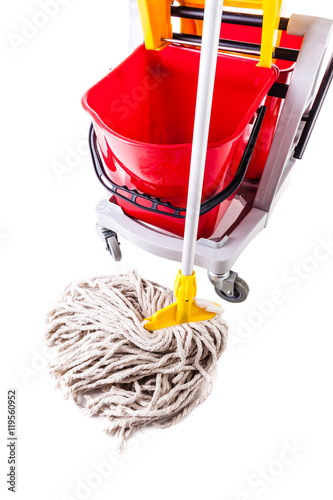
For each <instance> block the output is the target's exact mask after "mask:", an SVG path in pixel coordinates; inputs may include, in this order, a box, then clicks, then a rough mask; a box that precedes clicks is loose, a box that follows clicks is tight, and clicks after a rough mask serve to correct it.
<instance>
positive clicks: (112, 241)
mask: <svg viewBox="0 0 333 500" xmlns="http://www.w3.org/2000/svg"><path fill="white" fill-rule="evenodd" d="M105 243H106V249H107V251H108V252H109V254H110V255H111V257H112V258H113V260H115V261H116V262H119V261H121V258H122V255H121V250H120V246H119V242H118V239H117V236H109V237H108V238H106V239H105Z"/></svg>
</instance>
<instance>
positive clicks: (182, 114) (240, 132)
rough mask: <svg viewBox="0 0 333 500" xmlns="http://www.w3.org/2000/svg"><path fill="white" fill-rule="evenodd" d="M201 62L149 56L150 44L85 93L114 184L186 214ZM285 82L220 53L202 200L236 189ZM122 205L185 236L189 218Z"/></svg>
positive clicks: (203, 222)
mask: <svg viewBox="0 0 333 500" xmlns="http://www.w3.org/2000/svg"><path fill="white" fill-rule="evenodd" d="M199 60H200V52H199V51H198V50H196V49H187V48H183V47H182V48H180V47H176V46H171V45H170V46H168V47H166V48H165V49H164V50H162V51H147V50H146V49H145V47H144V46H143V45H142V46H140V47H139V48H138V49H136V50H135V51H134V52H133V54H131V55H130V56H129V57H128V58H127V59H126V60H125V61H124V62H123V63H121V64H120V65H119V66H118V67H117V68H115V69H114V70H113V71H111V72H110V73H109V74H108V75H107V76H106V77H105V78H103V79H102V80H101V81H100V82H99V83H97V84H96V85H95V86H94V87H92V88H91V89H90V90H88V92H86V93H85V95H84V96H83V98H82V104H83V106H84V108H85V109H86V110H87V111H88V113H90V115H91V116H92V119H93V123H94V128H95V131H96V135H97V139H98V144H99V146H100V150H101V153H102V157H103V160H104V162H105V166H106V170H107V174H108V176H109V177H110V179H111V180H112V181H113V182H114V183H116V184H118V185H120V186H126V187H127V188H128V189H136V190H138V191H140V192H142V193H145V194H148V195H151V196H154V197H157V198H160V199H162V201H168V202H170V203H171V204H172V205H174V206H178V207H184V208H185V207H186V198H187V188H188V178H189V169H190V159H191V147H192V144H191V142H192V135H193V125H194V113H195V103H196V91H197V77H198V71H199ZM278 75H279V70H278V68H277V67H275V66H273V67H272V68H270V69H268V68H259V67H257V63H256V61H254V60H251V59H243V58H238V57H233V56H229V55H224V54H219V56H218V62H217V74H216V85H215V92H214V98H213V108H212V117H211V125H210V134H209V145H208V151H207V160H206V170H205V177H204V189H203V196H202V201H206V200H207V199H209V198H210V197H211V196H213V195H214V194H216V193H217V192H219V191H221V190H222V189H223V188H224V187H225V186H226V185H228V184H229V182H230V180H231V179H232V177H233V175H234V174H235V171H236V170H237V167H238V164H239V162H240V159H241V156H242V154H243V152H244V149H245V146H246V142H247V139H248V136H249V133H250V131H251V121H252V118H253V117H254V115H255V112H256V110H257V108H258V107H259V105H260V104H261V103H262V101H263V100H264V99H265V97H266V95H267V92H268V89H269V88H270V87H271V85H272V84H273V82H274V81H275V80H276V78H277V77H278ZM116 198H117V197H116ZM117 203H118V204H119V205H120V206H121V207H122V208H123V209H124V210H125V211H126V213H128V214H129V215H131V216H134V217H136V218H139V219H140V220H143V221H145V222H148V223H150V224H153V225H157V226H158V227H160V228H163V229H166V230H168V231H171V232H172V233H175V234H178V235H183V230H184V219H176V218H173V217H171V216H170V217H169V216H165V215H161V214H158V213H157V214H155V213H152V212H149V211H147V210H145V209H144V207H141V206H134V205H133V204H132V203H130V202H127V201H124V200H122V199H120V198H117ZM229 203H230V199H229V200H227V201H225V202H223V203H222V204H221V206H220V207H216V208H215V209H213V210H212V211H211V212H209V213H207V214H205V215H203V216H201V218H200V226H199V232H198V238H200V237H209V236H210V235H211V234H212V233H213V232H214V230H215V227H216V225H217V224H218V223H219V222H220V220H221V218H222V216H223V214H224V212H225V211H226V209H227V208H228V206H229Z"/></svg>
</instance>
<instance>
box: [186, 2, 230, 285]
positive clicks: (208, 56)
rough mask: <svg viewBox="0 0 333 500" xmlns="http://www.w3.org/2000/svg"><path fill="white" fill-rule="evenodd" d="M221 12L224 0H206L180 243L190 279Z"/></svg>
mask: <svg viewBox="0 0 333 500" xmlns="http://www.w3.org/2000/svg"><path fill="white" fill-rule="evenodd" d="M222 11H223V0H206V5H205V14H204V27H203V35H202V46H201V56H200V69H199V79H198V91H197V102H196V110H195V121H194V132H193V144H192V157H191V168H190V179H189V188H188V199H187V209H186V222H185V234H184V243H183V256H182V267H181V274H182V275H183V276H192V274H193V268H194V258H195V249H196V241H197V234H198V224H199V215H200V205H201V196H202V186H203V177H204V172H205V163H206V155H207V145H208V133H209V125H210V117H211V110H212V101H213V92H214V84H215V74H216V63H217V54H218V46H219V38H220V29H221V19H222Z"/></svg>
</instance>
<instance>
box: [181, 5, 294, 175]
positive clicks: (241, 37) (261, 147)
mask: <svg viewBox="0 0 333 500" xmlns="http://www.w3.org/2000/svg"><path fill="white" fill-rule="evenodd" d="M184 5H186V6H189V7H195V6H196V7H198V5H197V4H196V3H195V2H194V3H191V2H187V1H186V2H184ZM181 27H182V31H183V32H184V33H188V34H193V35H200V36H201V35H202V27H203V22H202V21H195V20H193V19H182V20H181ZM220 36H221V38H223V39H225V40H237V41H239V42H247V43H254V44H260V43H261V36H262V29H261V28H258V27H253V26H242V25H237V24H226V23H223V24H222V25H221V33H220ZM302 41H303V38H302V37H298V36H293V35H288V34H287V33H286V31H282V32H281V39H280V43H279V46H280V47H285V48H289V49H297V50H299V49H300V48H301V45H302ZM275 64H276V65H277V67H278V68H279V70H280V75H279V78H278V79H277V83H281V84H287V85H288V84H289V83H290V80H291V78H292V74H293V70H294V67H295V63H294V62H290V61H282V60H276V63H275ZM283 102H284V100H283V99H281V98H278V97H273V96H267V97H266V99H265V101H264V103H263V104H264V105H265V106H266V107H267V110H266V114H265V117H264V121H263V124H262V127H261V130H260V133H259V136H258V139H257V143H256V147H255V149H254V152H253V155H252V159H251V162H250V164H249V167H248V170H247V173H246V179H251V180H253V179H260V177H261V175H262V173H263V171H264V168H265V164H266V160H267V157H268V153H269V150H270V147H271V144H272V141H273V137H274V134H275V130H276V127H277V123H278V119H279V116H280V113H281V111H282V107H283Z"/></svg>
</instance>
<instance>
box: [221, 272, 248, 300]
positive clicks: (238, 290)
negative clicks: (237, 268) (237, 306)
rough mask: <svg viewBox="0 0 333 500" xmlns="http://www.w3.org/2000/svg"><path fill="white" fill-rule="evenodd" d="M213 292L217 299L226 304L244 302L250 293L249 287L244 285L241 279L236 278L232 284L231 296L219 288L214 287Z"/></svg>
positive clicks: (244, 282)
mask: <svg viewBox="0 0 333 500" xmlns="http://www.w3.org/2000/svg"><path fill="white" fill-rule="evenodd" d="M215 292H216V293H217V295H218V296H219V297H221V298H222V299H224V300H226V301H227V302H237V303H239V302H244V300H246V299H247V297H248V295H249V293H250V288H249V285H248V284H247V283H246V281H244V280H242V278H239V277H237V278H236V279H235V284H234V294H233V295H228V294H226V293H224V292H222V290H220V289H219V288H217V287H215Z"/></svg>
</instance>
